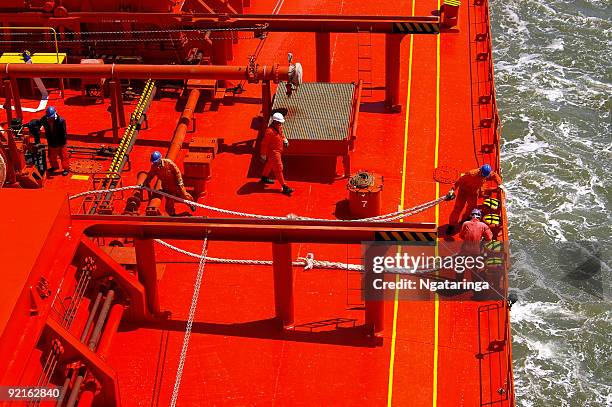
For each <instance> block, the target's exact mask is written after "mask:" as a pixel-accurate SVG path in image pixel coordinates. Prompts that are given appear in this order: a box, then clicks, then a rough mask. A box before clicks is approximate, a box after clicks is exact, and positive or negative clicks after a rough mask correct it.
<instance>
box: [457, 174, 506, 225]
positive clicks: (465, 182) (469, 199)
mask: <svg viewBox="0 0 612 407" xmlns="http://www.w3.org/2000/svg"><path fill="white" fill-rule="evenodd" d="M487 180H493V181H495V183H497V185H500V184H501V182H502V179H501V177H500V176H499V175H498V174H497V173H496V172H494V171H493V170H492V169H491V166H490V165H489V164H484V165H483V166H482V167H480V168H476V169H475V170H471V171H468V172H466V173H465V174H463V175H462V176H461V177H459V179H457V181H455V183H454V184H453V190H454V191H455V194H456V199H455V206H454V207H453V211H452V212H451V214H450V218H449V221H448V223H449V226H448V229H447V233H453V230H454V227H455V225H456V224H457V223H458V222H459V219H461V214H462V213H463V210H464V209H465V207H466V206H467V207H468V208H474V207H475V206H476V203H477V200H478V195H479V193H480V192H481V190H482V188H483V186H484V184H485V182H486V181H487Z"/></svg>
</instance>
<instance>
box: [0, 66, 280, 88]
mask: <svg viewBox="0 0 612 407" xmlns="http://www.w3.org/2000/svg"><path fill="white" fill-rule="evenodd" d="M0 75H1V76H3V77H8V78H81V79H84V78H86V79H100V78H107V79H185V80H186V79H227V80H244V79H246V80H248V81H249V82H258V81H261V80H269V81H273V82H275V83H278V81H280V80H287V79H288V78H289V67H288V66H283V67H281V66H279V65H277V64H275V65H272V66H266V65H260V66H256V67H255V68H254V71H253V72H252V73H251V74H249V67H248V66H218V65H129V64H126V65H123V64H120V65H116V64H106V65H98V64H61V65H58V64H0ZM13 92H14V90H13Z"/></svg>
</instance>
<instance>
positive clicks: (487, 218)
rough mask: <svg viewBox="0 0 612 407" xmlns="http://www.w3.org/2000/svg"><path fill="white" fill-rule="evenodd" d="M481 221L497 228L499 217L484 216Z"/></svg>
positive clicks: (499, 222)
mask: <svg viewBox="0 0 612 407" xmlns="http://www.w3.org/2000/svg"><path fill="white" fill-rule="evenodd" d="M482 220H483V221H485V223H486V224H488V225H489V226H499V225H500V224H501V217H500V216H499V215H497V214H495V213H490V214H488V215H485V216H484V217H483V218H482Z"/></svg>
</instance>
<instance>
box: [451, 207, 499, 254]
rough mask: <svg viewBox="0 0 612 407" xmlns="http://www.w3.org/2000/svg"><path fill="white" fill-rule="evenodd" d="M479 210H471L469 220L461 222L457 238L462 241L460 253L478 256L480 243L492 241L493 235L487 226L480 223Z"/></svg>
mask: <svg viewBox="0 0 612 407" xmlns="http://www.w3.org/2000/svg"><path fill="white" fill-rule="evenodd" d="M481 217H482V212H480V209H472V212H471V213H470V220H467V221H465V222H463V225H461V231H460V232H459V237H460V238H461V239H463V246H462V251H463V252H464V253H466V254H479V253H480V242H482V241H483V240H484V241H485V242H488V241H490V240H491V239H493V233H492V232H491V229H490V228H489V225H487V224H486V223H484V222H482V221H481V220H480V218H481Z"/></svg>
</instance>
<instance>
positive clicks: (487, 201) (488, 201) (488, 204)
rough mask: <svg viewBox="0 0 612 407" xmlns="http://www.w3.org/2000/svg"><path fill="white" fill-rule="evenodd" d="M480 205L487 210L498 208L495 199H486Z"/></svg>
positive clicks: (497, 201) (497, 202)
mask: <svg viewBox="0 0 612 407" xmlns="http://www.w3.org/2000/svg"><path fill="white" fill-rule="evenodd" d="M482 204H483V205H484V206H486V207H487V208H491V209H493V210H495V209H498V208H499V200H498V199H495V198H487V199H485V200H484V202H483V203H482Z"/></svg>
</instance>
